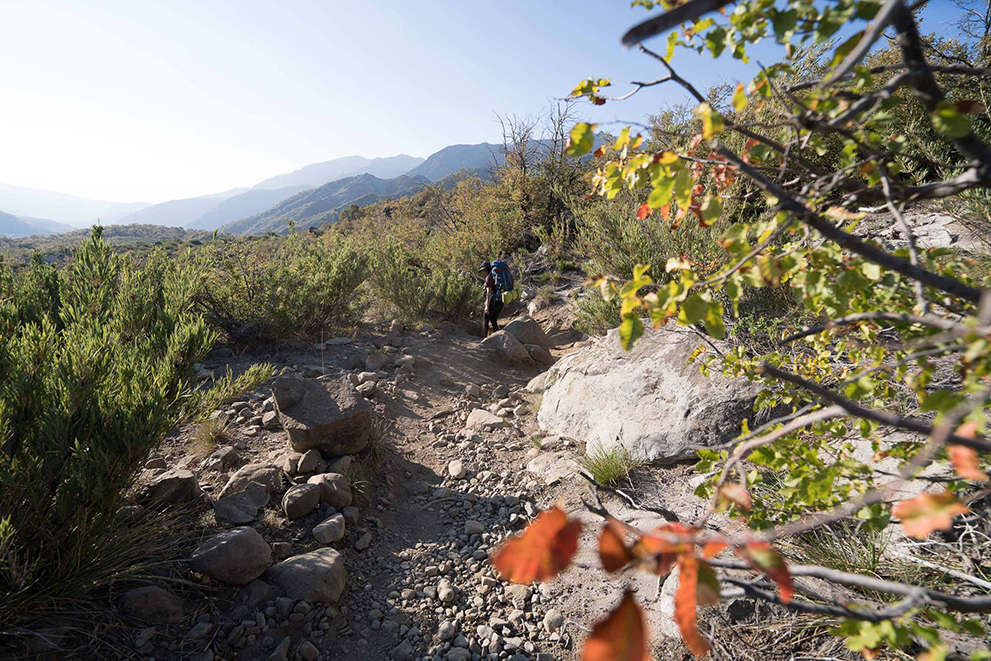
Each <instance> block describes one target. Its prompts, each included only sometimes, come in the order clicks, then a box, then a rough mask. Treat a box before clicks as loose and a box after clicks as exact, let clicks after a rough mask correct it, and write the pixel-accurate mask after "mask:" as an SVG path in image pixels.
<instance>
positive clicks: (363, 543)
mask: <svg viewBox="0 0 991 661" xmlns="http://www.w3.org/2000/svg"><path fill="white" fill-rule="evenodd" d="M371 544H372V533H370V532H366V533H365V534H364V535H362V536H361V537H359V538H358V541H357V542H355V543H354V548H355V550H356V551H364V550H365V549H367V548H368V547H369V546H371Z"/></svg>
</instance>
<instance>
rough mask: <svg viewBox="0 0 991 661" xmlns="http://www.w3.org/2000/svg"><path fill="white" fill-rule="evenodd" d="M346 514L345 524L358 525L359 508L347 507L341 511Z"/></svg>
mask: <svg viewBox="0 0 991 661" xmlns="http://www.w3.org/2000/svg"><path fill="white" fill-rule="evenodd" d="M341 513H342V514H344V522H345V523H346V524H347V525H349V526H355V525H358V508H357V507H354V506H350V507H345V508H344V509H343V510H341Z"/></svg>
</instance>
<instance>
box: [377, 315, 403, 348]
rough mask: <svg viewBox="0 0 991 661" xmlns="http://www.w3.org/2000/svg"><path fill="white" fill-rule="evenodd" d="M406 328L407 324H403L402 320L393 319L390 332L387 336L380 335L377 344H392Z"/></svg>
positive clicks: (381, 345) (380, 346)
mask: <svg viewBox="0 0 991 661" xmlns="http://www.w3.org/2000/svg"><path fill="white" fill-rule="evenodd" d="M404 328H405V326H403V324H402V322H399V321H393V322H392V326H391V327H390V328H389V334H388V335H386V336H385V337H380V338H378V339H376V340H375V346H377V347H379V348H382V347H384V346H387V345H390V344H392V343H393V342H395V341H396V338H398V337H399V334H400V333H402V332H403V330H404Z"/></svg>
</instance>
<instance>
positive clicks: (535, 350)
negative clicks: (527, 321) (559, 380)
mask: <svg viewBox="0 0 991 661" xmlns="http://www.w3.org/2000/svg"><path fill="white" fill-rule="evenodd" d="M523 348H524V349H526V352H527V353H528V354H530V357H531V358H533V359H534V360H535V361H537V362H538V363H540V364H541V365H546V366H547V367H550V366H551V365H553V364H554V363H555V362H557V360H556V359H555V358H554V356H552V355H551V352H550V351H548V350H547V349H545V348H544V347H542V346H540V345H539V344H524V345H523Z"/></svg>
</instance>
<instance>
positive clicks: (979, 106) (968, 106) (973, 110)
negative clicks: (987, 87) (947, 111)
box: [953, 100, 986, 115]
mask: <svg viewBox="0 0 991 661" xmlns="http://www.w3.org/2000/svg"><path fill="white" fill-rule="evenodd" d="M953 106H954V107H955V108H956V111H957V112H962V113H968V114H971V115H980V114H981V113H982V112H986V109H985V107H984V104H983V103H981V102H980V101H970V100H967V101H957V102H956V103H954V104H953Z"/></svg>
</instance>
